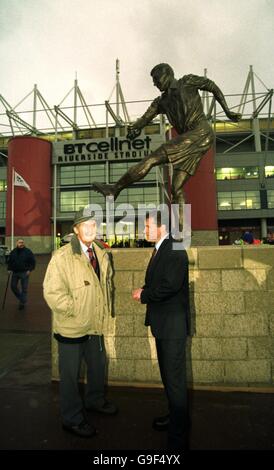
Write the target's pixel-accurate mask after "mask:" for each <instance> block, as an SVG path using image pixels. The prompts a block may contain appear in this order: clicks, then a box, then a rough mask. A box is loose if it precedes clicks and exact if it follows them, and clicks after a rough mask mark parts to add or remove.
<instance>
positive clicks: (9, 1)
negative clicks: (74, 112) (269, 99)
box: [0, 0, 274, 106]
mask: <svg viewBox="0 0 274 470" xmlns="http://www.w3.org/2000/svg"><path fill="white" fill-rule="evenodd" d="M0 22H1V25H0V26H1V27H0V36H1V39H0V51H1V74H0V94H1V95H3V96H4V97H5V99H6V100H7V101H8V102H9V103H10V104H11V105H12V106H15V104H17V103H18V102H19V101H20V100H21V99H22V98H23V97H24V96H25V95H26V94H27V93H28V92H29V91H30V90H31V89H32V88H33V85H34V83H37V85H38V88H39V90H40V91H41V93H42V95H43V96H44V97H45V99H46V100H47V102H48V103H49V104H50V105H51V106H52V105H54V104H58V103H60V101H61V100H62V99H63V97H64V96H65V95H66V93H67V92H68V91H69V90H70V88H71V87H72V86H73V81H74V78H75V72H76V71H77V77H78V81H79V86H80V89H81V91H82V93H83V95H84V96H85V99H86V101H87V103H89V104H92V103H100V102H103V101H104V100H105V99H108V98H109V95H110V93H111V91H112V89H113V86H114V83H115V60H116V58H119V59H120V72H121V73H120V80H121V84H122V89H123V92H124V95H125V98H126V100H142V99H151V98H153V97H154V96H156V94H157V90H156V89H155V88H153V86H152V82H151V78H150V75H149V73H150V70H151V68H152V67H153V66H154V65H155V64H157V63H159V62H168V63H170V65H171V66H172V67H173V68H174V70H175V75H176V77H178V78H179V77H180V76H182V75H184V74H187V73H195V74H198V75H203V73H204V69H205V68H207V71H208V72H207V74H208V77H209V78H211V79H213V80H214V81H215V82H216V83H217V84H218V85H219V86H220V88H221V89H222V90H223V92H224V93H225V94H230V93H237V92H241V91H242V90H243V88H244V84H245V81H246V77H247V73H248V70H249V65H251V64H252V65H253V67H254V71H255V72H256V74H257V75H258V77H260V79H261V80H262V81H263V82H264V84H265V85H266V86H267V87H268V88H272V87H274V61H273V44H274V27H273V24H274V0H229V1H228V0H0ZM256 86H258V91H259V90H262V89H264V88H263V85H262V84H261V83H260V82H258V84H257V85H256Z"/></svg>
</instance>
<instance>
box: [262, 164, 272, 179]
mask: <svg viewBox="0 0 274 470" xmlns="http://www.w3.org/2000/svg"><path fill="white" fill-rule="evenodd" d="M264 171H265V177H266V178H274V166H272V165H268V166H265V167H264Z"/></svg>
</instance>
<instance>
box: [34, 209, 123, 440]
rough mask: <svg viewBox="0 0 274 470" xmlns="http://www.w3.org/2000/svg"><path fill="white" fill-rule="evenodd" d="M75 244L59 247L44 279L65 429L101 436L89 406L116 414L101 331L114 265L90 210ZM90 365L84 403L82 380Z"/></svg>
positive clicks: (77, 224)
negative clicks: (55, 343) (109, 391)
mask: <svg viewBox="0 0 274 470" xmlns="http://www.w3.org/2000/svg"><path fill="white" fill-rule="evenodd" d="M73 231H74V235H73V236H72V238H71V242H70V243H68V244H66V245H65V246H63V247H62V248H60V249H59V250H56V251H55V252H54V254H53V257H52V259H51V261H50V263H49V265H48V268H47V271H46V275H45V279H44V284H43V287H44V297H45V300H46V302H47V304H48V305H49V307H50V309H51V310H52V312H53V331H54V337H55V339H56V340H57V341H58V353H59V373H60V402H61V417H62V423H63V429H64V430H66V431H68V432H70V433H72V434H76V435H77V436H80V437H92V436H95V435H96V434H97V430H96V429H95V427H94V426H92V425H90V424H89V423H88V421H87V418H86V412H85V409H86V410H92V411H97V412H99V413H103V414H107V415H113V414H115V413H116V412H117V411H118V410H117V407H116V405H115V404H114V403H111V402H109V401H107V400H106V398H105V371H106V351H105V346H104V337H103V333H104V331H105V330H106V327H107V323H108V317H109V316H111V309H112V267H111V263H110V259H109V256H108V253H107V252H106V250H105V248H104V246H103V244H102V243H101V242H99V241H98V240H96V239H95V237H96V221H95V220H94V219H92V216H91V214H90V213H87V212H86V210H84V211H83V210H80V211H79V212H78V213H77V214H76V216H75V220H74V225H73ZM82 359H84V360H85V362H86V366H87V385H86V391H85V406H84V404H83V402H82V399H81V396H80V393H79V388H78V378H79V371H80V366H81V362H82Z"/></svg>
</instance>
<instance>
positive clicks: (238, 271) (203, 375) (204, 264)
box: [53, 245, 274, 388]
mask: <svg viewBox="0 0 274 470" xmlns="http://www.w3.org/2000/svg"><path fill="white" fill-rule="evenodd" d="M112 254H113V263H114V268H115V277H114V283H115V288H116V290H115V312H116V317H115V318H114V319H113V320H110V333H109V335H108V336H107V337H106V338H105V341H106V347H107V351H108V357H109V371H108V377H109V382H111V383H116V384H119V383H122V384H128V385H132V384H141V385H144V384H146V385H155V386H157V385H160V384H161V380H160V375H159V370H158V363H157V358H156V349H155V344H154V339H153V337H152V336H151V334H150V331H149V329H148V328H146V327H145V326H144V312H145V306H143V305H139V304H138V303H136V302H134V301H132V300H131V291H132V289H133V288H137V287H141V286H142V285H143V281H144V274H145V269H146V266H147V264H148V261H149V258H150V255H151V249H113V250H112ZM188 255H189V260H190V293H191V331H192V336H191V337H190V338H189V340H188V345H187V355H188V365H187V367H188V381H189V384H190V386H206V387H207V388H210V387H216V386H219V387H220V386H221V387H231V386H233V387H235V386H236V387H256V388H257V387H264V388H266V387H269V388H271V387H273V386H274V247H272V246H268V245H263V246H247V247H239V246H229V247H198V248H191V249H190V250H188ZM53 378H54V379H56V378H58V371H57V358H56V345H55V341H54V343H53Z"/></svg>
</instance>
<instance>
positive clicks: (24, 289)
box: [8, 238, 35, 310]
mask: <svg viewBox="0 0 274 470" xmlns="http://www.w3.org/2000/svg"><path fill="white" fill-rule="evenodd" d="M34 268H35V258H34V255H33V253H32V251H31V250H30V249H29V248H26V246H25V242H24V239H23V238H18V240H17V241H16V248H14V250H12V251H11V252H10V255H9V260H8V271H11V272H12V276H11V290H12V292H13V293H14V295H15V297H16V298H17V299H18V300H19V310H23V309H24V308H25V306H26V303H27V295H28V284H29V276H30V273H31V271H33V270H34Z"/></svg>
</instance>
